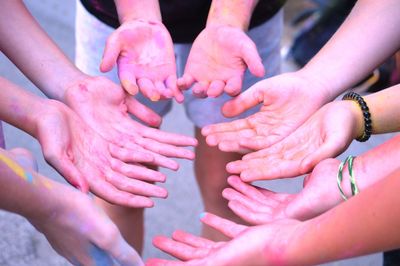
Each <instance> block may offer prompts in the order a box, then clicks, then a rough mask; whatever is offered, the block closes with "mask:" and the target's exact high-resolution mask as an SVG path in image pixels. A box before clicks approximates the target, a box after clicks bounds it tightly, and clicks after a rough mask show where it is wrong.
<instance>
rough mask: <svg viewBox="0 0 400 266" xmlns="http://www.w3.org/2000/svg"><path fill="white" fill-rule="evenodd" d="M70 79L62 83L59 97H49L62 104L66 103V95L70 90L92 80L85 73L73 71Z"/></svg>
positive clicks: (65, 79)
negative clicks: (87, 80)
mask: <svg viewBox="0 0 400 266" xmlns="http://www.w3.org/2000/svg"><path fill="white" fill-rule="evenodd" d="M67 77H68V78H64V79H63V80H62V81H61V82H60V83H59V86H60V90H59V91H60V93H59V94H58V96H57V97H49V98H51V99H54V100H58V101H60V102H63V103H66V94H67V91H68V89H69V88H71V87H73V86H76V85H77V84H80V83H82V82H83V81H85V80H86V79H88V78H90V76H89V75H87V74H85V73H83V72H82V71H80V70H78V69H77V71H72V72H71V73H70V74H69V75H68V76H67Z"/></svg>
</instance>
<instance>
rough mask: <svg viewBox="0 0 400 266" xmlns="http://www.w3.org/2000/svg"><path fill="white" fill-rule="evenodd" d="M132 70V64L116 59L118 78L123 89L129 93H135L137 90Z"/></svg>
mask: <svg viewBox="0 0 400 266" xmlns="http://www.w3.org/2000/svg"><path fill="white" fill-rule="evenodd" d="M134 71H135V70H134V67H133V65H132V64H128V63H124V61H123V60H118V77H119V80H120V81H121V85H122V87H123V88H124V90H125V91H127V92H128V93H129V94H130V95H136V94H137V93H138V92H139V88H138V86H137V84H136V78H135V75H134V73H135V72H134Z"/></svg>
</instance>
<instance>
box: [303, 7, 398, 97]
mask: <svg viewBox="0 0 400 266" xmlns="http://www.w3.org/2000/svg"><path fill="white" fill-rule="evenodd" d="M399 25H400V2H399V1H396V0H383V1H374V0H361V1H357V4H356V5H355V7H354V8H353V10H352V12H351V13H350V15H349V17H348V18H347V19H346V21H345V22H344V23H343V24H342V26H341V27H340V28H339V30H338V31H337V32H336V33H335V34H334V36H333V37H332V38H331V40H329V42H328V43H327V44H326V45H325V46H324V47H323V48H322V49H321V51H320V52H319V53H318V54H317V55H316V56H315V57H314V58H313V59H312V60H311V61H310V62H309V63H308V64H307V65H306V66H305V67H304V68H303V69H302V70H301V72H302V73H304V74H305V75H307V76H309V77H311V78H314V79H318V80H319V81H320V82H321V83H323V84H325V86H326V87H328V88H329V89H330V92H331V94H332V97H331V98H332V99H333V98H335V97H336V96H337V95H339V94H340V93H341V92H343V91H344V90H346V89H349V88H350V87H351V86H353V85H355V84H356V83H357V82H359V81H360V80H361V79H363V78H365V77H366V76H367V75H368V74H369V73H370V72H372V70H373V69H374V68H376V67H377V66H378V65H379V64H380V63H381V62H383V61H384V60H385V59H386V58H388V57H389V56H390V55H392V54H393V53H394V52H395V51H397V50H398V49H399V47H400V35H399V34H397V32H398V26H399Z"/></svg>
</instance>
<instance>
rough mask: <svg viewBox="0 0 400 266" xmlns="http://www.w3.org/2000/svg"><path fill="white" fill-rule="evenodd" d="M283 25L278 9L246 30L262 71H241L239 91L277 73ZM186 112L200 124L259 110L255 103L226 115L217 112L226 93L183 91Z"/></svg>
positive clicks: (207, 123) (219, 110) (225, 120)
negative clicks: (205, 94)
mask: <svg viewBox="0 0 400 266" xmlns="http://www.w3.org/2000/svg"><path fill="white" fill-rule="evenodd" d="M282 29H283V12H282V10H281V11H279V12H278V13H277V14H276V15H275V16H274V17H272V18H271V19H270V20H268V21H266V22H265V23H263V24H261V25H259V26H257V27H255V28H253V29H251V30H250V31H249V32H248V35H249V36H250V38H251V39H252V40H253V41H254V42H255V44H256V46H257V49H258V52H259V54H260V56H261V58H262V61H263V64H264V67H265V70H266V74H265V76H264V77H262V78H257V77H254V76H253V75H252V74H251V73H250V72H249V71H248V70H246V72H245V75H244V81H243V87H242V91H245V90H246V89H248V88H249V87H251V86H252V85H253V84H254V83H256V82H257V81H260V80H262V79H265V78H268V77H271V76H274V75H277V74H279V73H280V66H281V57H280V42H281V36H282ZM185 98H186V101H185V105H186V112H187V115H188V117H189V118H190V120H192V121H193V123H194V124H195V125H196V126H197V127H199V128H202V127H204V126H206V125H209V124H215V123H221V122H228V121H232V120H234V119H238V118H243V117H247V116H249V115H251V114H254V113H255V112H257V111H258V110H259V107H258V106H257V107H255V108H252V109H250V110H248V111H246V112H244V113H243V114H241V115H239V116H237V117H235V118H233V119H230V118H226V117H224V116H223V115H222V113H221V108H222V105H223V104H224V103H225V102H226V101H228V100H229V99H231V97H230V96H228V95H227V94H223V95H221V96H220V97H218V98H206V99H198V98H196V97H194V96H193V95H192V94H189V93H187V94H186V95H185Z"/></svg>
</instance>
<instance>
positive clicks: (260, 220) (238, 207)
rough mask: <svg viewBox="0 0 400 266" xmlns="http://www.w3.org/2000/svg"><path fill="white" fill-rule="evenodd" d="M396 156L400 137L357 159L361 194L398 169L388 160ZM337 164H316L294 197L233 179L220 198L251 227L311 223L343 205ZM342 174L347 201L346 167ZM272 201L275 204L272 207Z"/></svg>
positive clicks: (355, 171)
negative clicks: (283, 222) (285, 222)
mask: <svg viewBox="0 0 400 266" xmlns="http://www.w3.org/2000/svg"><path fill="white" fill-rule="evenodd" d="M399 156H400V136H396V137H394V138H392V139H390V140H388V141H387V142H385V143H383V144H381V145H379V146H378V147H375V148H373V149H371V150H369V151H368V152H366V153H364V154H361V155H359V156H357V157H356V158H355V159H354V165H353V172H354V175H355V177H356V182H357V186H358V188H359V189H360V191H361V192H362V191H364V190H366V189H367V188H368V187H371V186H373V185H374V184H375V183H377V182H379V181H381V180H382V179H384V178H385V177H386V176H388V175H389V174H390V173H392V172H393V171H395V170H396V169H398V168H399V163H398V161H397V160H390V159H388V158H399ZM339 164H340V161H339V160H337V159H327V160H324V161H322V162H319V163H318V164H317V165H316V166H315V168H314V169H313V171H312V172H311V173H310V174H309V175H308V176H307V177H306V178H305V180H304V188H303V190H301V191H300V192H299V193H297V194H286V193H275V192H273V191H269V190H267V189H264V188H260V187H256V186H253V185H250V184H246V183H244V182H243V181H241V180H240V178H239V177H235V176H232V177H229V178H228V183H229V184H230V185H231V187H232V188H226V189H225V190H224V191H223V196H224V197H225V198H226V199H227V200H228V201H229V204H228V206H229V208H230V209H232V211H233V212H234V213H236V214H237V215H238V216H239V217H241V218H242V219H243V220H245V221H247V222H249V223H250V224H265V223H269V222H271V221H275V220H278V219H282V218H293V219H301V220H306V219H310V218H313V217H316V216H318V215H320V214H321V213H324V212H326V211H327V210H329V209H331V208H333V207H335V206H337V205H339V204H341V203H342V202H343V199H342V197H341V195H340V193H339V190H338V188H337V184H336V182H337V181H336V178H337V173H338V167H339ZM343 174H344V175H343V176H344V178H343V182H342V188H343V190H344V193H345V195H347V196H348V197H349V196H350V195H351V188H350V181H349V174H348V170H347V165H346V167H345V169H344V170H343ZM271 201H273V202H275V204H274V205H271V204H270V202H271Z"/></svg>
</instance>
